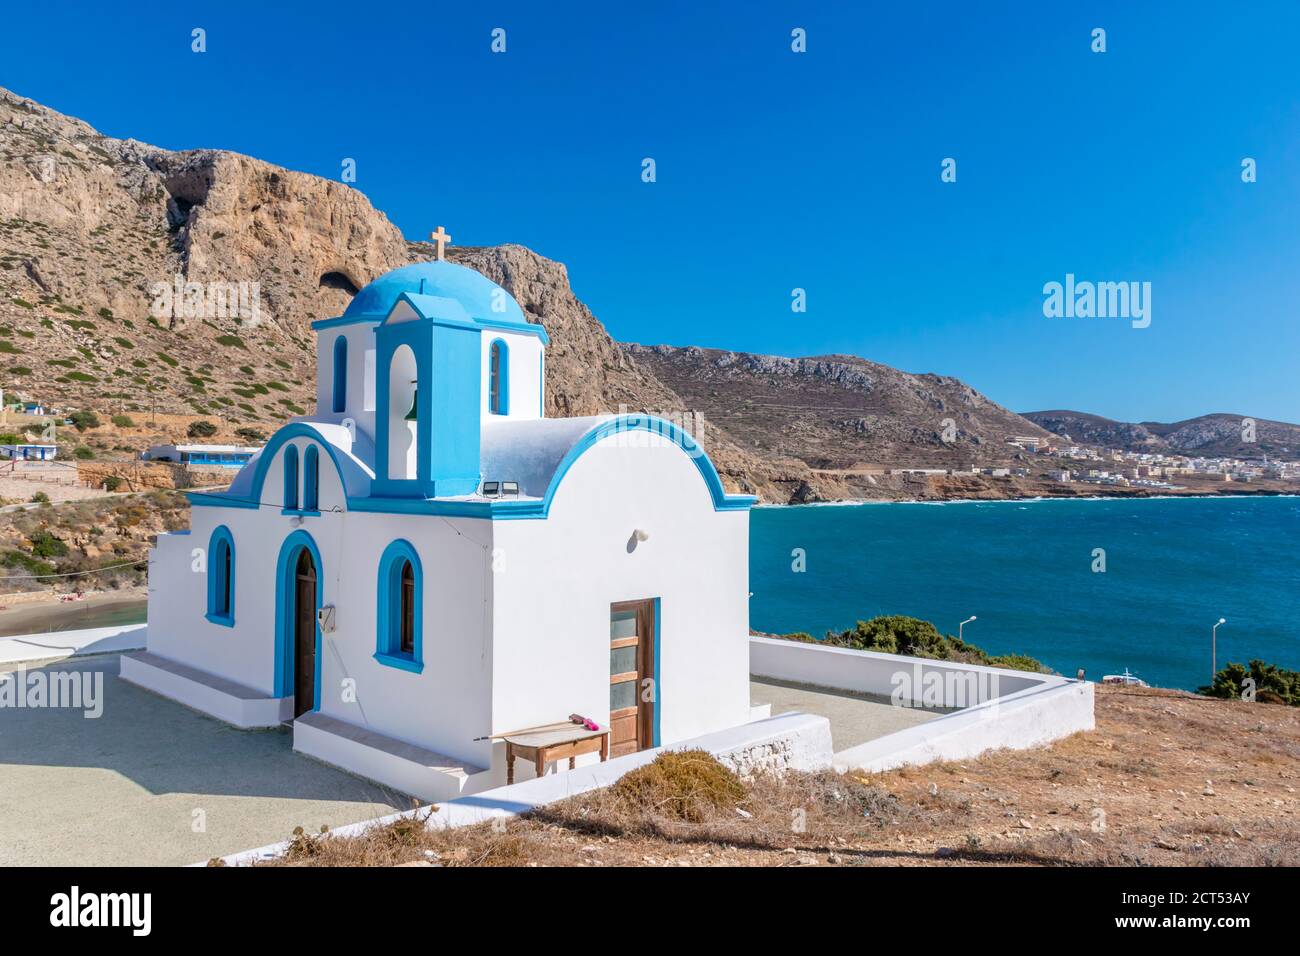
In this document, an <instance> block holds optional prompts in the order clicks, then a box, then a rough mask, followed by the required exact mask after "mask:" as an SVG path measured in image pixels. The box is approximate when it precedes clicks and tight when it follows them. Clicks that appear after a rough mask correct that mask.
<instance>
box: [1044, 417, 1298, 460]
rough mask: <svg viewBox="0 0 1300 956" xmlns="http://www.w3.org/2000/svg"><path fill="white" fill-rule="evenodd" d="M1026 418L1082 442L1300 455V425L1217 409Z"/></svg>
mask: <svg viewBox="0 0 1300 956" xmlns="http://www.w3.org/2000/svg"><path fill="white" fill-rule="evenodd" d="M1024 417H1025V418H1027V419H1029V420H1030V421H1032V422H1035V423H1037V424H1039V425H1041V426H1042V427H1043V428H1046V429H1047V430H1048V431H1050V432H1053V433H1054V434H1056V435H1059V436H1062V437H1069V438H1070V439H1071V440H1072V441H1074V442H1075V443H1077V444H1080V445H1104V446H1106V447H1108V448H1120V449H1124V450H1126V451H1136V452H1153V453H1156V452H1159V453H1164V454H1171V455H1193V456H1196V455H1200V456H1205V457H1208V458H1214V457H1231V458H1259V457H1261V456H1263V455H1268V456H1269V457H1270V458H1280V459H1300V426H1297V425H1291V424H1288V423H1287V422H1277V421H1271V420H1269V419H1265V418H1259V419H1251V418H1248V417H1247V416H1245V415H1229V414H1225V413H1216V414H1211V415H1201V416H1199V417H1197V418H1188V419H1186V420H1184V421H1181V422H1171V423H1166V422H1137V423H1133V422H1119V421H1115V420H1113V419H1110V418H1103V417H1101V416H1100V415H1089V414H1087V413H1086V412H1074V411H1067V410H1055V411H1045V412H1025V413H1024Z"/></svg>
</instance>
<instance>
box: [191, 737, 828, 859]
mask: <svg viewBox="0 0 1300 956" xmlns="http://www.w3.org/2000/svg"><path fill="white" fill-rule="evenodd" d="M665 750H707V751H708V752H709V753H711V754H713V755H714V756H715V757H717V758H718V759H719V760H720V761H721V762H722V763H724V764H726V765H727V766H729V767H731V768H732V769H733V770H735V771H736V772H737V773H739V774H741V775H748V774H751V773H754V772H755V771H759V770H769V771H775V772H780V771H783V770H807V771H815V770H825V769H827V768H828V767H830V766H831V761H832V757H831V725H830V721H828V720H827V719H826V718H825V717H818V716H817V715H815V714H797V713H796V714H781V715H780V716H779V717H769V718H767V719H766V720H759V721H755V722H754V723H752V724H743V725H742V726H739V727H732V728H730V729H728V730H722V731H718V732H717V733H713V734H706V735H704V736H703V737H696V738H695V739H693V740H683V741H681V742H680V743H677V744H674V745H672V746H670V747H657V748H655V749H654V750H642V751H640V752H638V753H634V754H628V755H627V756H625V757H615V758H614V759H613V760H608V761H606V762H604V763H596V764H590V765H588V766H585V767H578V768H577V769H576V770H569V771H566V772H564V773H554V774H548V775H547V776H544V777H534V778H533V779H532V780H525V781H524V782H523V783H516V784H511V785H510V786H506V787H498V788H496V789H495V790H486V791H484V792H483V793H479V794H475V795H473V796H468V797H459V798H457V799H455V800H449V801H447V802H446V803H441V804H439V805H438V807H437V808H436V809H435V810H434V811H433V812H432V813H430V811H429V808H428V807H421V808H418V809H416V810H406V811H403V812H402V813H394V814H390V815H389V816H386V817H379V818H377V819H375V820H366V821H363V822H361V823H353V824H350V825H348V826H345V827H339V828H338V829H337V830H333V831H331V834H332V835H333V836H345V837H346V836H358V835H360V834H362V833H364V832H366V831H367V830H369V829H370V828H371V827H378V826H384V825H386V824H389V823H392V822H394V821H396V820H401V819H403V818H410V817H415V816H421V817H423V816H424V815H428V821H427V825H428V826H430V827H464V826H473V825H474V824H476V823H483V822H485V821H488V820H492V819H494V818H497V817H506V818H508V817H515V816H518V815H519V814H521V813H527V812H528V811H530V810H535V809H537V808H538V807H541V806H545V805H546V804H548V803H554V802H555V801H557V800H563V799H565V798H566V797H572V796H576V795H577V794H580V793H586V792H587V791H589V790H597V789H599V788H601V787H608V786H609V785H610V784H612V783H614V782H615V781H616V780H618V779H619V777H621V776H623V775H624V774H625V773H627V772H629V771H631V770H635V769H636V768H637V767H641V766H644V765H645V764H648V763H650V762H651V761H652V760H654V759H655V757H657V756H659V754H661V753H663V752H664V751H665ZM288 846H289V844H288V842H282V843H273V844H271V845H269V846H264V847H260V848H258V849H256V850H245V851H244V852H242V853H232V854H231V855H230V856H226V857H223V858H222V861H223V862H224V863H225V864H226V865H228V866H242V865H247V864H250V863H255V862H257V861H259V860H268V859H273V858H275V857H277V856H279V855H280V854H282V853H283V852H284V851H285V850H286V849H287V848H288ZM195 865H196V866H202V865H204V864H201V863H200V864H195Z"/></svg>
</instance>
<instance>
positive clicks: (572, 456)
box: [494, 414, 758, 517]
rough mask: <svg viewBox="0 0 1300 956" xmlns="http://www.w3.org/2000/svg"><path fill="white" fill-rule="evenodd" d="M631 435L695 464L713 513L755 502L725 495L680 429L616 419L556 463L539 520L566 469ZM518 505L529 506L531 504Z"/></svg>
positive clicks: (645, 419) (653, 420)
mask: <svg viewBox="0 0 1300 956" xmlns="http://www.w3.org/2000/svg"><path fill="white" fill-rule="evenodd" d="M632 432H649V433H651V434H655V435H660V436H662V437H663V438H665V439H667V440H668V441H669V442H671V443H672V444H674V445H676V446H677V447H678V448H679V449H681V451H682V454H684V455H687V456H688V457H689V458H690V459H691V461H693V462H694V463H695V469H696V470H697V471H698V472H699V473H700V478H702V479H703V480H704V485H705V487H706V488H707V489H708V492H709V497H710V498H711V499H712V501H713V510H714V511H743V510H747V509H749V508H750V507H752V506H753V504H754V502H755V501H757V500H758V499H757V498H755V497H754V496H753V495H729V494H727V489H726V488H724V487H723V485H722V477H721V476H720V475H719V474H718V469H717V468H715V467H714V465H713V462H712V461H711V460H710V458H709V456H708V454H706V453H705V451H704V447H703V446H702V445H701V444H700V443H699V442H697V441H696V440H695V439H694V438H693V437H692V436H691V434H690V432H688V431H686V430H685V429H684V428H681V427H680V426H678V425H676V424H674V423H673V422H670V421H668V419H666V418H659V417H657V416H655V415H635V414H633V415H617V416H615V417H614V418H611V419H609V420H608V421H604V422H601V423H600V424H599V425H597V426H596V427H595V428H592V429H591V430H590V431H588V432H586V433H585V434H584V435H583V436H582V437H581V438H579V439H578V440H577V441H576V442H574V444H573V447H572V448H570V449H569V451H568V452H567V453H566V454H565V456H564V457H563V458H562V459H561V460H560V464H559V466H558V467H557V468H556V469H555V474H554V475H552V476H551V482H550V484H549V485H548V486H547V488H546V494H545V495H544V496H543V498H542V501H541V505H542V511H543V514H542V517H545V516H546V514H547V513H549V512H550V510H551V502H552V500H554V498H555V494H556V492H558V491H559V490H560V485H561V483H562V482H563V481H564V477H565V475H567V474H568V473H569V469H570V468H572V467H573V466H574V465H575V464H577V462H578V459H580V458H581V457H582V456H583V455H585V454H586V453H587V452H589V451H591V449H592V448H594V447H595V446H596V445H597V444H599V443H600V442H602V441H604V440H605V439H606V438H608V437H610V436H611V435H618V434H625V433H632ZM515 503H516V502H503V504H507V505H509V504H515ZM518 503H520V504H529V503H531V502H518ZM494 517H496V515H494ZM501 517H506V515H501Z"/></svg>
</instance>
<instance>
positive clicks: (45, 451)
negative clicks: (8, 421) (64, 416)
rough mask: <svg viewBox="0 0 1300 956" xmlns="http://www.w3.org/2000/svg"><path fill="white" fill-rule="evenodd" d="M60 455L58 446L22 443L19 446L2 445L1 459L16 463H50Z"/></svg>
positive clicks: (0, 449) (0, 446)
mask: <svg viewBox="0 0 1300 956" xmlns="http://www.w3.org/2000/svg"><path fill="white" fill-rule="evenodd" d="M58 453H59V446H58V445H43V444H35V443H26V442H23V443H20V444H17V445H0V457H3V458H9V459H12V460H14V461H50V460H51V459H53V458H54V457H55V456H57V455H58Z"/></svg>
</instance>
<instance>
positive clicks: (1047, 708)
mask: <svg viewBox="0 0 1300 956" xmlns="http://www.w3.org/2000/svg"><path fill="white" fill-rule="evenodd" d="M1092 705H1093V685H1092V684H1091V683H1089V682H1087V681H1063V682H1061V683H1057V684H1049V685H1047V686H1044V687H1039V688H1031V689H1030V690H1025V691H1021V692H1019V693H1017V694H1014V695H1012V696H1011V697H1009V698H1007V699H1005V700H995V701H991V702H989V703H986V704H981V705H979V706H978V707H973V708H970V709H968V710H962V711H958V712H957V713H955V714H947V715H945V716H943V717H937V718H935V719H934V720H931V721H927V722H926V723H924V724H918V725H917V726H915V727H909V728H907V729H906V730H900V731H897V732H896V733H892V734H888V735H887V736H884V737H878V738H876V739H875V740H869V741H867V742H866V743H864V744H858V745H857V746H856V747H850V748H848V749H847V750H842V751H840V752H839V753H837V754H836V755H835V769H836V770H850V769H859V770H869V771H873V772H878V771H882V770H892V769H894V768H895V767H902V766H906V765H908V764H924V763H931V762H933V761H936V760H969V759H971V758H973V757H978V756H979V755H980V754H982V753H984V752H986V751H989V750H1026V749H1028V748H1030V747H1040V746H1042V745H1043V744H1048V743H1051V742H1052V741H1054V740H1060V739H1061V738H1062V737H1069V736H1070V735H1071V734H1076V733H1079V732H1080V731H1083V730H1092V729H1094V728H1095V727H1096V721H1095V720H1094V718H1093V709H1092Z"/></svg>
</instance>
